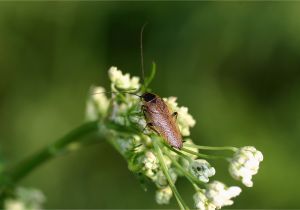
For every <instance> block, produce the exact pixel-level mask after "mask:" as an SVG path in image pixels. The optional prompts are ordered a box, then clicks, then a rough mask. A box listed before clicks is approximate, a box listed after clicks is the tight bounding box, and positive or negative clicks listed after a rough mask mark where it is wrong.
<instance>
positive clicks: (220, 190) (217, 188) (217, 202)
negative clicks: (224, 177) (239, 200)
mask: <svg viewBox="0 0 300 210" xmlns="http://www.w3.org/2000/svg"><path fill="white" fill-rule="evenodd" d="M241 191H242V190H241V188H239V187H237V186H233V187H226V185H224V184H223V183H222V182H219V181H213V182H212V183H210V184H208V185H207V188H206V189H205V190H202V191H198V192H197V193H196V194H195V195H194V202H195V206H196V208H197V209H200V210H207V209H209V210H213V209H220V208H222V207H223V206H229V205H232V204H233V201H232V200H231V199H232V198H234V197H236V196H238V195H239V194H240V193H241Z"/></svg>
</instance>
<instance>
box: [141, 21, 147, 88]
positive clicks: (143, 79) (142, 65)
mask: <svg viewBox="0 0 300 210" xmlns="http://www.w3.org/2000/svg"><path fill="white" fill-rule="evenodd" d="M147 24H148V23H147V22H146V23H144V25H143V26H142V29H141V34H140V40H141V43H140V45H141V46H140V47H141V48H140V49H141V69H142V81H143V85H145V71H144V55H143V32H144V29H145V27H146V25H147Z"/></svg>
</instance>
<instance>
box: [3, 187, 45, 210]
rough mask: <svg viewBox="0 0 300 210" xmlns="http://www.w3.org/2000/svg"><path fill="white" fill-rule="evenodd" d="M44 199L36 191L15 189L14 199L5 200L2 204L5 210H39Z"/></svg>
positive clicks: (40, 193)
mask: <svg viewBox="0 0 300 210" xmlns="http://www.w3.org/2000/svg"><path fill="white" fill-rule="evenodd" d="M45 200H46V198H45V196H44V194H43V193H42V192H41V191H40V190H37V189H27V188H23V187H19V188H17V189H16V192H15V197H14V198H7V199H6V200H5V202H4V209H5V210H39V209H42V204H43V203H44V202H45Z"/></svg>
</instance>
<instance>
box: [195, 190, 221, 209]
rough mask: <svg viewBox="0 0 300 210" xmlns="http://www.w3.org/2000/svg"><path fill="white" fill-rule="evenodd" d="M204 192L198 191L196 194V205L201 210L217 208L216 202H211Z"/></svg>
mask: <svg viewBox="0 0 300 210" xmlns="http://www.w3.org/2000/svg"><path fill="white" fill-rule="evenodd" d="M203 192H205V190H203ZM203 192H201V191H198V192H196V193H195V194H194V196H193V199H194V202H195V207H196V208H197V209H200V210H214V209H216V206H215V205H214V204H212V203H211V202H209V200H208V198H207V197H206V195H205V194H204V193H203Z"/></svg>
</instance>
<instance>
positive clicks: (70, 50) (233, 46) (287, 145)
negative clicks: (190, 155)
mask: <svg viewBox="0 0 300 210" xmlns="http://www.w3.org/2000/svg"><path fill="white" fill-rule="evenodd" d="M145 22H148V23H149V24H148V26H147V27H146V29H145V33H144V57H145V66H146V69H147V71H148V72H149V69H150V67H151V62H152V61H155V62H156V64H157V70H158V72H157V76H156V78H155V80H154V82H153V83H152V85H151V87H152V89H153V90H154V91H155V92H156V93H158V94H159V95H161V96H164V97H166V96H177V97H178V98H179V99H178V101H179V104H180V105H185V106H188V107H189V110H190V112H191V113H192V115H193V116H194V117H195V119H196V120H197V124H196V126H195V128H193V130H192V138H193V139H194V141H195V142H197V143H198V144H202V145H235V146H244V145H254V146H256V147H257V148H258V149H259V150H261V151H262V152H263V154H264V157H265V159H264V161H263V163H262V165H261V168H260V172H259V174H258V175H257V176H255V177H254V187H253V188H245V187H243V193H242V194H241V196H239V197H238V198H237V199H235V205H234V206H231V207H230V208H300V202H299V195H300V190H299V189H300V181H299V180H297V178H299V177H300V164H299V158H300V152H299V146H300V141H299V137H300V3H298V2H293V3H292V2H290V3H284V2H244V3H242V2H188V3H185V2H46V3H38V2H14V3H10V2H1V3H0V154H1V157H2V159H4V160H5V162H6V164H8V165H10V164H14V163H16V162H17V161H19V160H21V159H22V158H24V157H26V156H28V155H30V154H32V153H33V152H35V151H37V150H38V149H40V148H42V147H43V146H45V145H47V144H48V143H50V142H53V141H54V140H55V139H57V138H59V137H61V136H62V135H63V134H65V133H66V132H67V131H69V130H71V129H73V128H74V127H76V126H78V125H80V124H81V123H82V121H83V119H84V110H85V100H86V96H87V93H88V90H89V87H90V86H91V85H93V84H94V85H103V86H105V87H108V86H109V81H108V77H107V70H108V69H109V67H110V66H112V65H114V66H117V67H119V68H120V69H122V70H123V71H126V72H129V73H131V74H132V75H140V74H141V72H140V52H139V41H140V40H139V32H140V29H141V26H142V25H143V24H144V23H145ZM214 164H215V166H216V167H217V175H216V179H220V180H223V181H225V182H226V183H227V184H239V183H238V182H236V181H234V180H232V179H231V178H230V177H229V175H228V172H227V168H226V166H225V165H224V162H218V161H217V162H215V163H214ZM21 184H22V185H23V186H28V187H29V186H30V187H36V188H40V189H41V190H42V191H43V192H44V193H45V194H46V196H47V203H46V205H45V207H46V208H164V207H165V206H158V205H157V204H156V203H155V200H154V188H151V187H150V189H149V191H148V192H144V191H143V190H142V188H141V187H140V186H139V183H138V181H137V180H136V178H135V177H134V176H133V175H132V174H131V173H130V172H129V171H128V169H127V165H126V163H125V161H124V160H123V159H122V157H121V156H120V155H119V154H118V153H117V152H116V151H115V150H114V149H113V148H112V147H111V146H110V145H109V144H107V143H106V142H103V143H101V144H98V145H94V146H90V147H87V148H85V149H83V150H80V151H78V152H74V153H72V154H70V155H67V156H63V157H59V158H57V159H54V160H52V161H50V162H48V163H47V164H45V165H43V166H42V167H40V168H38V169H37V170H36V171H34V172H33V173H32V174H30V175H29V176H28V177H26V178H25V179H24V180H23V181H22V182H21ZM178 188H179V190H180V192H181V193H182V194H183V197H184V198H185V199H186V200H188V202H190V203H192V195H193V193H194V192H193V191H192V188H191V187H190V185H189V183H188V182H186V181H185V180H179V182H178ZM170 207H171V208H172V207H176V202H175V199H173V200H172V204H171V205H170V206H166V208H170Z"/></svg>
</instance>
